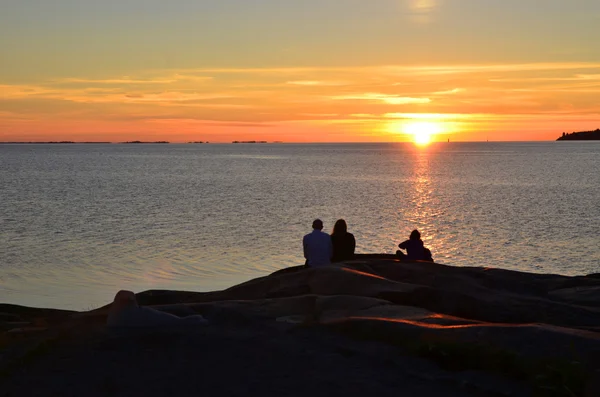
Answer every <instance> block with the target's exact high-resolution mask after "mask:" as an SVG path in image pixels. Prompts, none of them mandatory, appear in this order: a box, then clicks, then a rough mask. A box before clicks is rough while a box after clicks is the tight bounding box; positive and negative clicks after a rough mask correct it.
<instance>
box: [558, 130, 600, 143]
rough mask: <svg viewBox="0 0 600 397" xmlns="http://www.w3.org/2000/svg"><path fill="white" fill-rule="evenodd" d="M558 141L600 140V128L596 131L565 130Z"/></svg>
mask: <svg viewBox="0 0 600 397" xmlns="http://www.w3.org/2000/svg"><path fill="white" fill-rule="evenodd" d="M557 141H600V128H598V129H596V130H595V131H579V132H571V133H568V132H563V133H562V136H561V137H559V138H558V139H557Z"/></svg>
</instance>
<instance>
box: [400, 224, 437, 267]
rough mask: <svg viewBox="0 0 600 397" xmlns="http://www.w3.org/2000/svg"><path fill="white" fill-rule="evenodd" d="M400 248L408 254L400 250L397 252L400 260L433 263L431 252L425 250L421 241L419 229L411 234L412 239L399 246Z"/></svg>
mask: <svg viewBox="0 0 600 397" xmlns="http://www.w3.org/2000/svg"><path fill="white" fill-rule="evenodd" d="M398 248H400V249H404V250H406V254H405V253H404V252H402V251H400V250H398V251H396V255H398V256H399V257H400V259H404V260H408V261H431V262H433V258H432V257H431V251H430V250H428V249H427V248H425V245H424V244H423V240H421V233H419V231H418V230H417V229H415V230H413V231H412V232H411V233H410V238H409V239H408V240H406V241H403V242H401V243H400V244H398Z"/></svg>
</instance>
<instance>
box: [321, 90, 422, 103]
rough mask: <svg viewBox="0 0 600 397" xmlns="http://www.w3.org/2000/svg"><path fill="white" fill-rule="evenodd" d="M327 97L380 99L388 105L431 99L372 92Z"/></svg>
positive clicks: (337, 98)
mask: <svg viewBox="0 0 600 397" xmlns="http://www.w3.org/2000/svg"><path fill="white" fill-rule="evenodd" d="M329 99H332V100H336V101H381V102H384V103H387V104H390V105H406V104H424V103H429V102H431V99H429V98H411V97H403V96H398V95H387V94H380V93H373V92H368V93H364V94H349V95H337V96H331V97H329Z"/></svg>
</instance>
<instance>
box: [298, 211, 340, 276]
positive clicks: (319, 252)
mask: <svg viewBox="0 0 600 397" xmlns="http://www.w3.org/2000/svg"><path fill="white" fill-rule="evenodd" d="M312 228H313V231H312V233H309V234H307V235H306V236H304V238H303V239H302V247H303V249H304V257H305V258H306V265H308V266H311V267H317V266H324V265H329V264H330V263H331V255H332V253H333V246H332V244H331V237H330V236H329V234H327V233H325V232H323V231H322V230H323V221H321V220H320V219H315V220H314V221H313V224H312Z"/></svg>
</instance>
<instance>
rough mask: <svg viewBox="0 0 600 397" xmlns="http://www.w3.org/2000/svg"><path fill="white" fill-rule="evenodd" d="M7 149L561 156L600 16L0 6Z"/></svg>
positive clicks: (374, 1)
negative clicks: (217, 147) (168, 147)
mask: <svg viewBox="0 0 600 397" xmlns="http://www.w3.org/2000/svg"><path fill="white" fill-rule="evenodd" d="M0 8H1V10H2V11H1V13H0V56H1V59H0V141H51V140H52V141H54V140H73V141H112V142H120V141H128V140H143V141H154V140H167V141H170V142H187V141H210V142H230V141H232V140H267V141H283V142H394V141H411V140H412V139H413V135H418V134H426V135H428V136H430V138H431V139H432V140H434V141H446V140H448V139H450V140H451V141H482V140H490V141H516V140H519V141H520V140H527V141H532V140H554V139H556V138H557V137H558V136H559V135H560V134H561V133H562V132H563V131H566V132H571V131H581V130H590V129H596V128H600V50H598V48H599V47H598V39H599V38H600V1H598V0H369V1H366V0H170V1H164V0H118V1H117V0H103V1H97V0H94V1H91V0H52V1H49V0H0Z"/></svg>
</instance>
